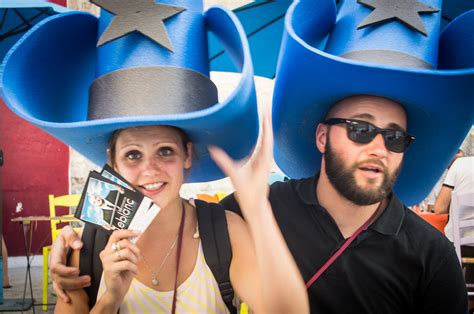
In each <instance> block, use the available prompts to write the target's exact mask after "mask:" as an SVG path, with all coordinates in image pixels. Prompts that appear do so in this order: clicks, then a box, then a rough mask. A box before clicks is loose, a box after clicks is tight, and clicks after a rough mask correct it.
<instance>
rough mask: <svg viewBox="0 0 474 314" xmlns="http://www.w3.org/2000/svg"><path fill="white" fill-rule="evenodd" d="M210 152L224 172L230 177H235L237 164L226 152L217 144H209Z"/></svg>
mask: <svg viewBox="0 0 474 314" xmlns="http://www.w3.org/2000/svg"><path fill="white" fill-rule="evenodd" d="M208 149H209V153H210V155H211V158H212V160H214V162H215V163H216V164H217V165H218V166H219V168H221V170H222V171H223V172H224V174H225V175H226V176H228V177H231V178H233V177H235V173H236V165H235V161H234V160H232V159H231V158H230V157H229V155H227V153H226V152H224V151H223V150H222V149H221V148H219V147H217V146H209V147H208Z"/></svg>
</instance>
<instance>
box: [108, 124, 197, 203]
mask: <svg viewBox="0 0 474 314" xmlns="http://www.w3.org/2000/svg"><path fill="white" fill-rule="evenodd" d="M191 148H192V147H191V143H188V145H187V147H186V150H185V148H184V147H183V141H182V138H181V134H180V133H179V132H178V131H177V130H176V129H174V128H171V127H167V126H143V127H137V128H129V129H125V130H123V131H121V132H120V133H119V135H118V137H117V141H116V143H115V160H112V164H113V167H114V169H115V170H116V171H117V172H118V173H119V174H121V175H122V176H123V177H124V178H125V179H126V180H127V181H128V182H130V183H131V184H132V185H133V187H134V188H135V189H137V190H138V191H140V192H141V193H143V194H144V195H145V196H148V197H150V198H151V199H152V200H153V201H154V202H155V203H156V204H157V205H158V206H160V207H161V208H164V207H166V206H168V205H169V204H170V203H171V202H172V201H174V200H176V198H177V197H179V190H180V188H181V185H182V184H183V182H184V169H189V168H191V164H192V155H191V154H192V153H191Z"/></svg>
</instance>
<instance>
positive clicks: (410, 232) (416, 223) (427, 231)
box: [400, 208, 455, 261]
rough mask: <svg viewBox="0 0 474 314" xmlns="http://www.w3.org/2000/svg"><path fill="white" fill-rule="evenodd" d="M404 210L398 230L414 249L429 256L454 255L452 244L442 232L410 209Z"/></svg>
mask: <svg viewBox="0 0 474 314" xmlns="http://www.w3.org/2000/svg"><path fill="white" fill-rule="evenodd" d="M405 211H406V213H405V219H404V221H403V224H402V226H401V230H400V232H401V234H402V235H403V236H404V237H406V240H407V243H409V244H410V246H412V248H413V249H414V250H416V251H417V252H418V253H419V254H420V255H426V256H431V258H432V257H433V256H434V255H436V256H437V257H438V258H439V259H444V258H445V257H447V256H449V255H451V256H452V257H453V256H455V251H454V246H453V244H452V243H451V242H450V241H449V240H448V238H447V237H446V236H445V235H444V234H443V233H441V232H440V231H439V230H438V229H436V228H435V227H433V226H432V225H431V224H430V223H428V222H427V221H426V220H424V219H423V218H421V217H420V216H419V215H417V214H416V213H414V212H413V211H411V210H410V209H408V208H405ZM439 259H437V260H438V261H439Z"/></svg>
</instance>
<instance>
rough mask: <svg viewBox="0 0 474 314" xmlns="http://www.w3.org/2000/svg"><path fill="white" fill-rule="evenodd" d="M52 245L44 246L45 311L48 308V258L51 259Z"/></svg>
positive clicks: (43, 306) (43, 307) (43, 300)
mask: <svg viewBox="0 0 474 314" xmlns="http://www.w3.org/2000/svg"><path fill="white" fill-rule="evenodd" d="M49 251H50V247H49V246H45V247H43V299H42V304H43V305H42V306H41V309H42V310H43V311H47V310H48V269H49V267H48V260H49Z"/></svg>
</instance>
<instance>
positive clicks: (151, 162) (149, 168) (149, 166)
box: [143, 157, 161, 175]
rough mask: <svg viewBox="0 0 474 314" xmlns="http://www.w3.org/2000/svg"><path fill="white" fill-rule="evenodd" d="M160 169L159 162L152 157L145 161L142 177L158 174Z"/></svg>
mask: <svg viewBox="0 0 474 314" xmlns="http://www.w3.org/2000/svg"><path fill="white" fill-rule="evenodd" d="M160 169H161V165H160V162H159V161H158V160H157V159H156V158H153V157H149V158H146V159H145V162H144V166H143V174H144V175H154V174H156V173H158V172H159V171H160Z"/></svg>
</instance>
